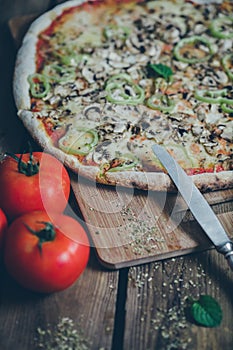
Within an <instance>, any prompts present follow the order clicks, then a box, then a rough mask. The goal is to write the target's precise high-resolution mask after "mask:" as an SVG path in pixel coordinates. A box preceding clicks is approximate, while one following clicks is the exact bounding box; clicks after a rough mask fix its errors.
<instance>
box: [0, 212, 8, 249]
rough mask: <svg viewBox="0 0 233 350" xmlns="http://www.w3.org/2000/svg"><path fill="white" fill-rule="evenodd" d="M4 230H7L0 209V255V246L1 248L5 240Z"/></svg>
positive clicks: (3, 215) (5, 221) (4, 218)
mask: <svg viewBox="0 0 233 350" xmlns="http://www.w3.org/2000/svg"><path fill="white" fill-rule="evenodd" d="M6 228H7V219H6V215H5V214H4V212H3V211H2V209H0V253H1V250H2V246H3V240H4V238H5V231H6Z"/></svg>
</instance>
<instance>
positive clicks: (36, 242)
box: [4, 211, 90, 293]
mask: <svg viewBox="0 0 233 350" xmlns="http://www.w3.org/2000/svg"><path fill="white" fill-rule="evenodd" d="M5 239H6V240H5V249H4V261H5V265H6V269H7V271H8V272H9V274H10V275H11V276H12V277H13V278H14V279H15V280H16V281H17V282H18V283H19V284H21V285H22V286H23V287H25V288H27V289H31V290H33V291H36V292H40V293H52V292H57V291H60V290H63V289H65V288H67V287H69V286H70V285H71V284H72V283H74V282H75V281H76V279H77V278H78V277H79V276H80V274H81V273H82V272H83V270H84V269H85V267H86V265H87V262H88V258H89V252H90V246H89V240H88V237H87V234H86V232H85V230H84V229H83V227H82V226H81V225H80V224H79V222H78V221H76V220H75V219H73V218H72V217H69V216H67V215H64V214H58V213H56V214H54V215H53V217H49V216H48V214H47V213H46V212H42V211H35V212H31V213H27V214H24V215H22V216H20V217H18V218H17V219H16V220H15V221H13V223H12V224H11V225H10V226H9V228H8V230H7V232H6V237H5Z"/></svg>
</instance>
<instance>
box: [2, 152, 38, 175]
mask: <svg viewBox="0 0 233 350" xmlns="http://www.w3.org/2000/svg"><path fill="white" fill-rule="evenodd" d="M5 155H6V156H8V157H11V158H13V159H14V160H16V162H17V163H18V171H19V172H20V173H21V174H24V175H26V176H33V175H36V174H38V172H39V166H40V163H39V162H36V161H35V159H34V157H33V153H32V151H31V150H30V156H29V160H28V161H27V162H24V161H23V160H22V158H23V154H21V155H20V157H17V156H16V155H15V154H13V153H8V152H6V153H5Z"/></svg>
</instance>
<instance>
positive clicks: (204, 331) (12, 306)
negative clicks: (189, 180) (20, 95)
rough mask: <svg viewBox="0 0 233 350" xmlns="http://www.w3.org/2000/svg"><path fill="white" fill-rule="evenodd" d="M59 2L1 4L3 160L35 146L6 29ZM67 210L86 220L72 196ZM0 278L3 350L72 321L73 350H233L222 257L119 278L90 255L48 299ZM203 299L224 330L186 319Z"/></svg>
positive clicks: (230, 287)
mask: <svg viewBox="0 0 233 350" xmlns="http://www.w3.org/2000/svg"><path fill="white" fill-rule="evenodd" d="M55 2H56V1H50V2H49V1H18V0H14V1H11V2H10V1H1V7H2V8H1V10H2V11H1V28H2V30H1V37H0V46H1V47H0V67H1V79H0V89H1V99H0V123H1V129H0V152H5V151H14V152H19V151H23V150H24V148H25V147H26V144H27V140H28V139H30V137H29V135H28V133H27V132H26V131H25V130H24V128H23V126H22V125H21V123H20V122H19V120H18V119H17V115H16V109H15V105H14V100H13V97H12V74H13V68H14V62H15V54H16V48H15V43H14V42H13V40H12V36H11V33H10V31H9V27H8V21H9V19H10V18H12V17H14V16H22V15H27V14H29V13H32V14H33V13H35V12H43V11H45V10H46V9H47V8H49V7H50V6H51V5H53V4H55ZM3 10H4V11H3ZM33 147H34V148H35V149H36V148H37V145H36V144H35V143H33ZM70 204H71V207H72V208H73V210H74V211H75V212H76V213H77V215H81V214H80V211H79V208H78V206H77V204H76V201H75V197H74V195H71V198H70ZM231 210H232V209H231ZM229 213H230V211H229V212H228V215H230V214H229ZM194 231H195V230H194ZM193 233H194V234H195V232H193ZM0 274H1V283H0V349H1V350H16V349H17V350H34V349H39V348H42V347H40V346H39V344H40V342H41V343H42V345H43V346H44V347H43V348H44V349H47V350H48V349H50V345H51V339H53V340H54V338H55V336H56V334H57V326H58V325H59V324H60V323H61V321H62V320H63V321H64V319H65V318H67V319H68V320H69V321H73V323H74V326H73V327H74V329H75V330H76V331H77V332H78V334H79V335H80V338H81V339H82V338H83V339H85V342H84V341H83V342H82V344H81V345H79V346H77V347H76V348H75V347H74V349H75V350H82V349H88V350H89V349H90V350H92V349H93V350H100V349H101V350H121V349H122V350H175V349H178V350H182V349H188V350H199V349H200V350H219V349H220V348H223V349H224V350H232V348H233V328H232V320H233V275H232V272H231V271H230V269H229V268H228V266H227V264H226V261H225V259H224V258H223V256H221V255H219V254H218V253H217V252H216V251H215V250H213V249H211V250H207V251H203V252H200V253H192V254H190V255H186V256H181V257H175V258H170V259H167V260H163V261H156V262H152V263H148V264H143V265H138V266H133V267H127V268H122V269H120V270H109V269H105V268H104V267H102V266H101V264H100V263H99V261H98V259H97V258H96V253H95V249H92V252H91V257H90V261H89V264H88V267H87V268H86V270H85V271H84V273H83V274H82V275H81V277H80V278H79V279H78V280H77V281H76V283H75V284H74V285H73V286H71V287H70V288H68V289H67V290H65V291H63V292H59V293H55V294H51V295H39V294H36V293H32V292H30V291H27V290H24V289H23V288H21V287H20V286H18V285H17V283H16V282H14V281H13V280H12V279H11V277H10V276H9V275H8V274H7V272H6V271H5V268H4V266H3V264H2V263H1V265H0ZM201 294H209V295H211V296H212V297H214V298H216V299H217V300H218V301H219V303H220V305H221V307H222V310H223V320H222V323H221V325H220V326H219V327H217V328H205V327H200V326H197V325H195V324H193V323H191V322H190V320H189V319H188V318H187V317H186V316H185V314H184V308H185V305H186V299H187V297H194V298H198V297H199V296H200V295H201ZM40 329H41V330H43V331H45V330H47V332H48V331H51V336H50V339H48V338H49V337H48V336H47V338H45V336H44V335H43V334H42V335H41V336H39V333H38V330H40ZM46 339H48V340H47V342H46V341H45V340H46ZM53 349H59V348H58V347H54V348H53ZM64 349H66V348H65V347H64ZM67 349H68V348H67Z"/></svg>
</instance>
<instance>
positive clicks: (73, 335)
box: [36, 317, 89, 350]
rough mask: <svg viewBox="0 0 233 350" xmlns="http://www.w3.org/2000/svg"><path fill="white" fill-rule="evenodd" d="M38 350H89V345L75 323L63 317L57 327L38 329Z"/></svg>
mask: <svg viewBox="0 0 233 350" xmlns="http://www.w3.org/2000/svg"><path fill="white" fill-rule="evenodd" d="M36 343H37V344H36V345H37V349H45V350H88V349H89V344H88V342H87V340H86V339H85V337H84V335H83V334H82V331H81V330H78V329H76V328H75V324H74V321H73V320H72V319H70V318H69V317H63V318H61V319H60V320H59V322H58V324H57V325H56V326H55V327H49V326H47V327H46V329H42V328H40V327H39V328H37V337H36Z"/></svg>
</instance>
